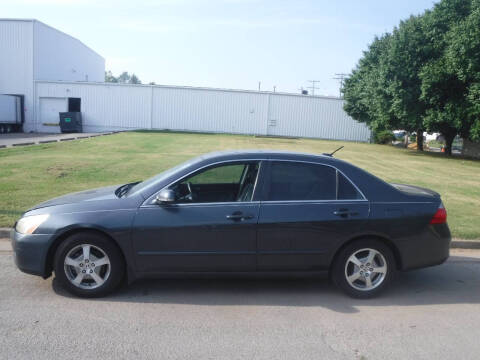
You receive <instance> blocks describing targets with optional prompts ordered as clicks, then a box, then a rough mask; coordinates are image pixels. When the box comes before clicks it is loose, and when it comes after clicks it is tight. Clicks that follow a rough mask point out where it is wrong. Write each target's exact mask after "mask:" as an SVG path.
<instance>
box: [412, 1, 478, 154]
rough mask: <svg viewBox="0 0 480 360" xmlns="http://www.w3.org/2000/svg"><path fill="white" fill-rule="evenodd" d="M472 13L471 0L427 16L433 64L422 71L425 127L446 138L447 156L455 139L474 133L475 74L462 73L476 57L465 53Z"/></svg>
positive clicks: (438, 8)
mask: <svg viewBox="0 0 480 360" xmlns="http://www.w3.org/2000/svg"><path fill="white" fill-rule="evenodd" d="M471 11H472V2H471V1H469V0H443V1H441V2H440V3H438V4H436V5H435V7H434V9H433V10H432V11H430V12H427V13H426V14H425V16H424V18H425V29H426V32H425V33H426V37H427V39H428V40H429V41H430V42H431V44H432V49H433V52H432V57H431V60H430V61H429V62H428V63H427V64H425V66H424V67H423V68H422V69H421V71H420V78H421V80H422V95H421V99H422V101H424V102H425V103H426V116H425V118H424V125H425V127H426V128H427V129H428V130H429V131H439V132H441V133H442V134H443V135H444V137H445V143H446V144H445V145H446V146H445V153H446V154H447V155H451V153H452V143H453V140H454V138H455V136H456V135H457V134H459V135H460V136H461V137H463V138H468V137H470V130H471V129H472V123H473V119H472V116H471V113H470V110H471V102H469V100H468V97H469V82H468V81H467V77H465V75H466V73H468V74H470V75H473V74H472V69H464V70H466V73H464V74H463V75H462V70H461V68H462V66H461V64H467V63H468V62H469V61H470V60H469V58H470V57H471V55H472V54H471V53H470V54H468V53H467V52H466V51H464V50H465V49H464V47H465V46H466V44H465V42H468V41H469V40H468V39H469V38H470V35H471V34H470V33H471V31H473V29H471V28H470V27H471V26H472V24H473V23H474V21H472V19H471V16H472V13H471ZM459 36H460V37H459ZM477 41H478V40H477ZM470 75H469V76H470ZM473 88H475V86H473Z"/></svg>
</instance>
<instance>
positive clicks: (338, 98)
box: [35, 79, 343, 101]
mask: <svg viewBox="0 0 480 360" xmlns="http://www.w3.org/2000/svg"><path fill="white" fill-rule="evenodd" d="M35 82H37V83H54V84H65V85H67V84H71V85H92V86H94V85H108V86H130V87H145V88H151V87H154V88H165V89H185V90H209V91H223V92H236V93H248V94H265V95H279V96H298V97H303V98H307V99H311V98H314V99H327V100H340V101H343V99H342V98H340V97H337V96H326V95H303V94H296V93H288V92H279V91H275V92H274V91H258V90H246V89H228V88H216V87H204V86H186V85H160V84H155V85H149V84H125V83H114V82H94V81H63V80H41V79H36V80H35Z"/></svg>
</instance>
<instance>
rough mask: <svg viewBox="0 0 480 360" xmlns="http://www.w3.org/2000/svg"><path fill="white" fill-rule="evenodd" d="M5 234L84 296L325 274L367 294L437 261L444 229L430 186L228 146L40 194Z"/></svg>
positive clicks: (323, 160) (38, 267) (42, 271)
mask: <svg viewBox="0 0 480 360" xmlns="http://www.w3.org/2000/svg"><path fill="white" fill-rule="evenodd" d="M11 239H12V245H13V249H14V253H15V262H16V264H17V266H18V267H19V268H20V270H22V271H24V272H27V273H30V274H35V275H40V276H42V277H44V278H47V277H49V276H50V275H51V274H52V271H54V272H55V276H56V277H57V279H58V280H59V281H60V283H61V284H62V285H63V286H64V287H65V288H66V289H67V290H68V291H70V292H71V293H73V294H76V295H78V296H84V297H95V296H102V295H105V294H107V293H109V292H111V291H112V290H114V289H115V288H116V287H117V286H118V285H119V284H120V283H121V282H122V280H123V279H125V278H126V280H127V281H128V282H129V283H130V282H132V281H134V280H135V279H139V278H144V277H155V276H165V275H166V274H184V275H192V274H194V273H257V274H258V273H261V274H271V273H284V272H285V273H287V272H288V273H290V272H322V271H329V272H330V275H331V278H332V280H333V281H334V283H335V284H336V285H337V286H338V287H340V288H341V289H342V290H344V291H345V292H346V293H347V294H349V295H351V296H354V297H360V298H366V297H372V296H375V295H377V294H378V293H379V292H381V291H382V290H383V289H384V288H385V287H386V286H387V285H388V284H389V283H390V282H391V280H392V278H393V275H394V273H395V272H396V271H398V270H410V269H415V268H421V267H426V266H431V265H436V264H440V263H443V262H444V261H445V260H446V259H447V258H448V256H449V246H450V231H449V229H448V226H447V222H446V211H445V208H444V207H443V205H442V201H441V199H440V195H439V194H437V193H436V192H433V191H431V190H427V189H423V188H419V187H416V186H411V185H399V184H388V183H386V182H384V181H382V180H380V179H379V178H377V177H375V176H373V175H371V174H369V173H368V172H366V171H364V170H362V169H359V168H357V167H355V166H353V165H351V164H349V163H347V162H345V161H342V160H339V159H335V158H333V157H332V156H329V155H310V154H300V153H290V152H279V151H231V152H220V153H213V154H208V155H204V156H201V157H198V158H196V159H193V160H191V161H188V162H186V163H183V164H181V165H178V166H176V167H174V168H172V169H170V170H167V171H165V172H163V173H161V174H159V175H157V176H155V177H153V178H151V179H148V180H145V181H143V182H138V183H130V184H125V185H122V186H110V187H105V188H100V189H96V190H89V191H83V192H79V193H74V194H70V195H65V196H62V197H59V198H56V199H53V200H50V201H46V202H44V203H41V204H39V205H37V206H35V207H34V208H32V209H31V210H28V211H27V212H26V213H25V214H24V215H23V216H22V217H21V218H20V219H19V220H18V221H17V223H16V225H15V229H13V230H12V234H11Z"/></svg>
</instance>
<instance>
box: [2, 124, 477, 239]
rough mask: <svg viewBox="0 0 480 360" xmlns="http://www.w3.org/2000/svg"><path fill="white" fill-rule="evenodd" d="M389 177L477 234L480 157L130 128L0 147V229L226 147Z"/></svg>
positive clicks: (455, 230)
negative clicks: (334, 162)
mask: <svg viewBox="0 0 480 360" xmlns="http://www.w3.org/2000/svg"><path fill="white" fill-rule="evenodd" d="M341 145H345V148H344V149H343V150H341V151H339V152H338V153H337V154H336V157H338V158H340V159H344V160H347V161H350V162H352V163H353V164H355V165H357V166H359V167H361V168H364V169H366V170H368V171H370V172H372V173H373V174H375V175H377V176H379V177H380V178H382V179H384V180H386V181H388V182H400V183H407V184H413V185H419V186H424V187H428V188H431V189H433V190H435V191H438V192H439V193H440V194H441V195H442V198H443V201H444V203H445V206H446V208H447V211H448V216H449V218H448V222H449V224H450V229H451V230H452V234H453V236H454V237H459V238H465V239H480V222H477V221H478V215H479V214H480V211H479V209H480V161H472V160H462V159H448V158H444V157H443V156H442V154H432V153H418V152H416V151H414V150H405V149H399V148H394V147H392V146H386V145H370V144H360V143H350V142H340V141H324V140H311V139H276V138H256V137H252V136H237V135H210V134H188V133H186V134H183V133H162V132H129V133H120V134H116V135H111V136H102V137H96V138H91V139H84V140H77V141H70V142H61V143H51V144H44V145H35V146H26V147H18V148H7V149H1V150H0V226H12V225H13V224H14V222H15V220H16V219H17V218H18V217H19V216H20V215H21V214H22V212H23V211H25V210H26V209H28V208H29V207H30V206H32V205H34V204H36V203H38V202H40V201H43V200H47V199H49V198H52V197H55V196H59V195H61V194H65V193H69V192H73V191H79V190H83V189H88V188H93V187H100V186H104V185H109V184H122V183H126V182H131V181H135V180H141V179H145V178H147V177H150V176H152V175H154V174H157V173H158V172H160V171H162V170H165V169H167V168H169V167H171V166H173V165H175V164H178V163H179V162H182V161H184V160H187V159H188V158H191V157H193V156H197V155H199V154H202V153H206V152H210V151H215V150H225V149H283V150H294V151H306V152H311V153H317V154H319V153H322V152H331V151H333V150H334V149H335V148H337V147H339V146H341Z"/></svg>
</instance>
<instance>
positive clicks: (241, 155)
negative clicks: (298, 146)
mask: <svg viewBox="0 0 480 360" xmlns="http://www.w3.org/2000/svg"><path fill="white" fill-rule="evenodd" d="M236 159H252V160H255V159H256V160H260V159H278V160H297V161H313V162H328V163H330V162H334V161H340V160H338V159H335V158H333V157H331V156H329V155H324V154H310V153H302V152H294V151H283V150H256V149H252V150H250V149H247V150H229V151H216V152H211V153H207V154H204V155H202V156H200V157H198V158H197V159H196V160H197V161H222V160H223V161H225V160H236Z"/></svg>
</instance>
